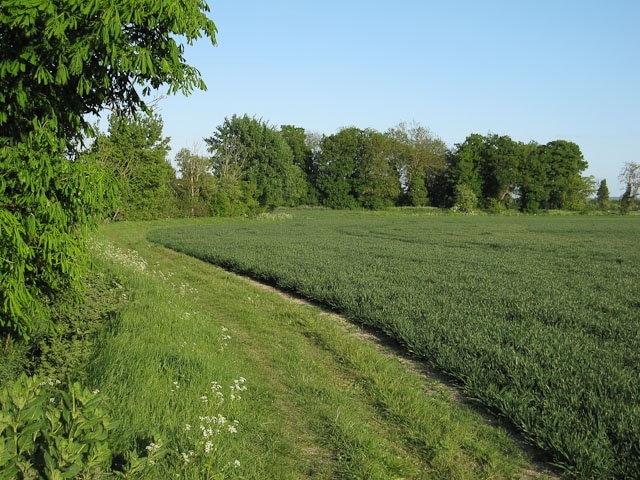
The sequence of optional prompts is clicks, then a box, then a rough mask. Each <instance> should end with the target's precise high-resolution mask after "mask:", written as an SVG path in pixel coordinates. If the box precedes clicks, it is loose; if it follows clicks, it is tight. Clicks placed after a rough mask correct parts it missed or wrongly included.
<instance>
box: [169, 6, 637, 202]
mask: <svg viewBox="0 0 640 480" xmlns="http://www.w3.org/2000/svg"><path fill="white" fill-rule="evenodd" d="M209 6H210V8H211V13H210V17H211V18H212V19H213V20H214V22H215V23H216V25H217V27H218V34H217V46H215V47H213V46H212V45H211V43H210V42H208V41H206V40H201V41H199V42H197V43H196V44H195V45H193V46H187V47H186V51H185V57H186V59H187V62H188V63H189V64H191V65H193V66H194V67H196V68H198V69H199V70H200V72H201V74H202V78H203V79H204V81H205V83H206V84H207V87H208V89H207V91H205V92H201V91H196V92H194V93H193V94H192V95H191V96H189V97H185V96H182V95H176V96H172V97H168V98H166V99H164V100H162V101H161V102H160V104H159V111H160V114H161V115H162V118H163V121H164V134H165V135H166V136H169V137H171V146H172V152H171V153H170V156H173V155H175V153H177V152H178V150H180V149H181V148H184V147H186V148H194V147H197V146H198V145H199V147H200V148H201V150H202V152H201V153H205V146H204V143H203V138H205V137H210V136H211V135H212V134H213V133H214V132H215V130H216V127H218V126H219V125H222V123H223V122H224V120H225V118H230V117H231V116H233V115H234V114H236V115H244V114H248V115H249V116H252V117H256V118H258V119H262V120H264V121H265V122H268V123H269V124H270V125H273V126H275V127H279V126H280V125H295V126H297V127H303V128H304V129H305V130H306V131H308V132H316V133H321V134H326V135H330V134H333V133H336V132H337V131H338V130H339V129H341V128H343V127H347V126H355V127H358V128H373V129H376V130H379V131H381V132H384V131H386V130H387V129H389V128H392V127H395V126H396V125H398V124H399V123H400V122H407V123H412V122H415V123H418V124H420V125H422V126H423V127H426V128H428V129H429V130H430V131H431V132H432V133H433V134H434V135H435V136H437V137H439V138H440V139H442V140H443V141H444V142H445V143H446V144H447V146H449V147H450V148H453V147H454V145H455V144H457V143H462V142H464V140H465V138H466V137H467V136H468V135H470V134H472V133H479V134H482V135H486V134H489V133H495V134H499V135H508V136H510V137H511V138H512V139H514V140H516V141H522V142H529V141H532V140H533V141H535V142H537V143H541V144H544V143H547V142H549V141H552V140H558V139H561V140H568V141H572V142H575V143H577V144H578V145H579V146H580V149H581V151H582V153H583V155H584V157H585V160H586V161H587V162H588V163H589V168H588V169H587V170H586V171H585V172H584V173H583V174H584V175H593V176H594V177H595V178H596V180H597V181H598V182H599V181H600V180H602V179H606V180H607V184H608V186H609V190H610V193H611V196H618V195H621V194H622V193H623V190H624V188H623V186H622V185H621V184H620V183H619V181H618V176H619V174H620V171H621V170H622V168H623V165H624V163H625V162H640V154H638V145H637V144H636V142H637V141H639V140H640V92H639V87H640V1H638V0H608V1H604V0H485V1H482V0H475V1H474V0H447V1H431V0H415V1H414V0H395V1H394V2H390V1H387V2H382V1H377V0H368V1H364V0H324V1H322V2H317V1H307V0H295V1H294V0H289V1H284V0H272V1H268V2H267V1H264V0H220V1H216V0H210V1H209Z"/></svg>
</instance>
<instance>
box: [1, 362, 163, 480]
mask: <svg viewBox="0 0 640 480" xmlns="http://www.w3.org/2000/svg"><path fill="white" fill-rule="evenodd" d="M103 402H104V398H103V396H102V395H101V394H100V393H99V392H97V391H93V392H91V391H89V390H88V389H86V388H83V387H81V386H80V384H79V383H73V384H71V385H69V386H68V387H66V388H61V383H60V382H59V381H54V380H51V379H47V380H42V379H39V378H37V377H28V376H26V375H23V376H22V377H21V378H19V379H18V380H17V381H16V382H15V383H13V384H12V385H11V386H9V387H4V388H3V389H2V390H1V391H0V478H25V479H26V478H30V479H34V478H47V479H52V480H55V479H63V478H97V477H99V476H101V475H103V474H105V473H107V472H110V471H111V465H112V459H113V457H114V455H113V452H112V450H111V447H110V445H109V438H110V434H111V432H112V430H113V429H114V428H115V424H114V423H113V422H112V421H111V419H110V418H109V416H108V415H107V414H106V413H105V411H104V410H103V408H102V404H103ZM154 445H155V444H154ZM146 452H147V455H146V456H144V457H139V456H138V455H137V454H136V452H126V454H125V457H126V458H127V459H128V463H127V465H126V470H125V471H122V472H116V474H118V475H121V476H128V475H132V474H139V473H143V472H144V471H145V470H147V469H148V468H150V467H152V466H153V465H154V464H155V463H156V461H157V459H158V457H160V456H161V455H162V454H163V451H162V449H157V448H147V449H146Z"/></svg>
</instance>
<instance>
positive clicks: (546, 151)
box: [538, 140, 589, 209]
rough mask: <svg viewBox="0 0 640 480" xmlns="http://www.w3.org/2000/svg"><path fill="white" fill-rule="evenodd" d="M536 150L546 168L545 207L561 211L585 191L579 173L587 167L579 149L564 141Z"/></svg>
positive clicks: (554, 142) (541, 146)
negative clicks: (547, 196)
mask: <svg viewBox="0 0 640 480" xmlns="http://www.w3.org/2000/svg"><path fill="white" fill-rule="evenodd" d="M538 148H539V150H540V151H539V154H540V160H541V161H542V162H544V163H545V164H546V165H547V167H548V177H547V186H548V189H549V198H548V200H547V202H546V207H547V208H551V209H562V208H565V207H567V206H568V205H569V203H572V204H574V203H575V198H576V195H578V196H579V195H580V194H581V193H584V192H585V191H586V189H585V183H584V182H583V181H581V179H582V176H581V173H582V172H583V171H584V170H585V169H586V168H587V167H588V166H589V164H588V163H587V162H586V161H585V160H584V157H583V156H582V152H581V151H580V147H579V146H578V145H577V144H575V143H573V142H569V141H566V140H554V141H552V142H549V143H547V144H546V145H540V146H539V147H538Z"/></svg>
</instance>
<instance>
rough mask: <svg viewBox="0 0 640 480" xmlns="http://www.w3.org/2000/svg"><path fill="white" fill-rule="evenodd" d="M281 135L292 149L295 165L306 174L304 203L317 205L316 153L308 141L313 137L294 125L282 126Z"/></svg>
mask: <svg viewBox="0 0 640 480" xmlns="http://www.w3.org/2000/svg"><path fill="white" fill-rule="evenodd" d="M280 135H282V138H284V140H285V141H286V142H287V145H289V148H291V152H292V153H293V163H294V164H295V165H297V166H298V167H299V168H300V170H302V171H303V172H304V176H305V180H306V192H307V195H306V198H305V199H304V203H306V204H307V205H315V204H317V203H318V198H317V197H318V193H317V191H316V189H315V185H314V183H315V169H314V153H313V146H312V144H311V143H310V142H309V141H308V139H309V138H312V135H309V134H307V133H306V132H305V130H304V128H302V127H295V126H293V125H282V126H281V127H280Z"/></svg>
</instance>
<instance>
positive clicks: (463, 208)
mask: <svg viewBox="0 0 640 480" xmlns="http://www.w3.org/2000/svg"><path fill="white" fill-rule="evenodd" d="M477 206H478V197H477V196H476V194H475V193H474V191H473V190H472V189H471V187H469V186H468V185H464V184H458V185H456V187H455V189H454V205H453V208H452V210H455V211H457V212H463V213H473V211H474V209H475V208H476V207H477Z"/></svg>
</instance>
